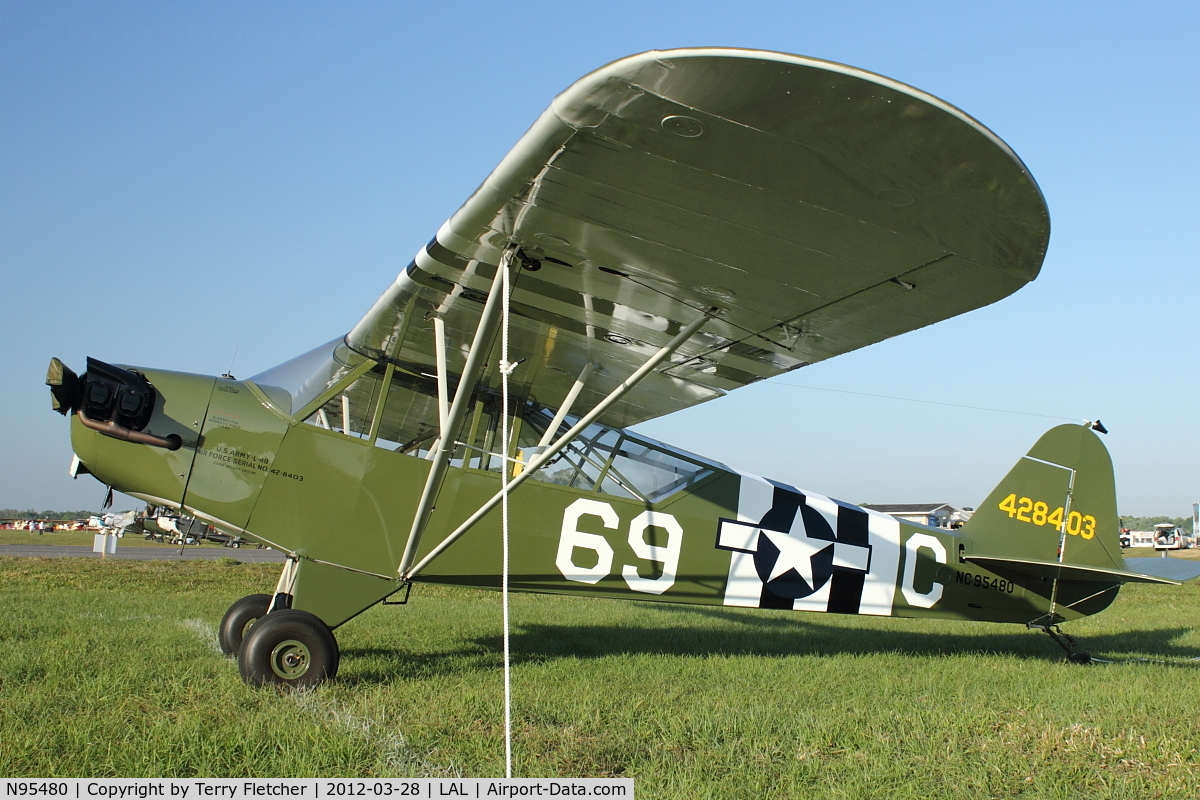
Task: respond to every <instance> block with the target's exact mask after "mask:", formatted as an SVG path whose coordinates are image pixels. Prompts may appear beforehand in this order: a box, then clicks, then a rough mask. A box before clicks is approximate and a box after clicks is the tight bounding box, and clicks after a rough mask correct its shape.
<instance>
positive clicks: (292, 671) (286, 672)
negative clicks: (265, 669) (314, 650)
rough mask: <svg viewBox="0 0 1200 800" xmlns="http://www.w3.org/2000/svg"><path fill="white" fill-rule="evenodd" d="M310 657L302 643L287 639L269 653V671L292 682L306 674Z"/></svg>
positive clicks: (310, 660)
mask: <svg viewBox="0 0 1200 800" xmlns="http://www.w3.org/2000/svg"><path fill="white" fill-rule="evenodd" d="M311 665H312V655H311V654H310V653H309V652H308V647H307V645H305V644H304V643H303V642H299V641H296V640H295V639H288V640H286V641H283V642H280V643H279V644H277V645H275V648H274V649H273V650H272V651H271V670H272V671H273V672H274V673H275V674H276V675H278V676H279V677H281V678H283V679H284V680H287V681H294V680H296V679H297V678H299V677H300V676H302V675H303V674H304V673H306V672H308V668H309V666H311Z"/></svg>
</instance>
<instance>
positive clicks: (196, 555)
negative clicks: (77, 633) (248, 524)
mask: <svg viewBox="0 0 1200 800" xmlns="http://www.w3.org/2000/svg"><path fill="white" fill-rule="evenodd" d="M0 556H10V557H17V558H99V557H100V554H99V553H93V552H92V548H90V547H88V546H87V545H65V544H0ZM108 558H116V559H123V560H126V561H195V560H197V559H200V560H208V561H215V560H216V559H218V558H232V559H236V560H237V561H247V562H251V561H252V562H263V561H268V562H270V561H273V562H279V563H282V562H283V560H284V555H283V553H281V552H279V551H278V550H258V549H255V548H245V547H239V548H237V549H234V548H232V547H221V548H217V547H187V548H184V551H183V553H182V554H180V552H179V548H177V547H120V546H118V547H117V552H116V553H115V554H113V553H110V554H109V555H108Z"/></svg>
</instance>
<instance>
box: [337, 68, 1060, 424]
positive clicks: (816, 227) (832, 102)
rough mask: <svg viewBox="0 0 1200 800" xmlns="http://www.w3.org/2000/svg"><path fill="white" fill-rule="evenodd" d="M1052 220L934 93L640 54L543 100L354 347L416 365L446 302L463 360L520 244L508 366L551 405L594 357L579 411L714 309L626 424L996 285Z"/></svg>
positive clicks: (991, 295) (458, 358) (651, 383)
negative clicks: (522, 259)
mask: <svg viewBox="0 0 1200 800" xmlns="http://www.w3.org/2000/svg"><path fill="white" fill-rule="evenodd" d="M1048 237H1049V218H1048V216H1047V212H1046V207H1045V203H1044V201H1043V199H1042V196H1041V193H1040V191H1039V190H1038V188H1037V185H1036V184H1035V183H1034V181H1033V179H1032V177H1031V176H1030V175H1029V173H1028V171H1027V170H1026V169H1025V167H1024V165H1023V164H1022V163H1021V162H1020V160H1019V159H1018V158H1017V157H1016V156H1015V155H1014V154H1013V153H1012V151H1011V150H1010V149H1009V148H1008V147H1007V146H1006V145H1005V144H1004V143H1003V142H1002V141H1000V140H999V139H998V138H997V137H996V136H995V135H994V134H992V133H991V132H990V131H988V130H987V129H986V128H984V127H983V126H982V125H980V124H979V123H978V122H976V121H974V120H973V119H971V118H970V117H968V116H966V115H965V114H963V113H962V112H961V111H959V110H957V109H955V108H953V107H952V106H949V105H947V104H946V103H943V102H942V101H940V100H937V99H936V98H933V97H931V96H929V95H926V94H924V93H922V92H919V91H917V90H915V89H912V88H911V87H907V86H904V85H903V84H899V83H896V82H894V81H890V80H888V79H886V78H882V77H880V76H877V75H872V74H870V73H867V72H863V71H861V70H856V69H853V68H850V67H845V66H842V65H838V64H831V63H828V62H822V61H818V60H814V59H807V58H801V57H797V56H788V55H782V54H773V53H762V52H754V51H739V50H718V49H695V50H679V51H666V52H656V53H645V54H642V55H638V56H633V57H630V58H627V59H622V60H621V61H617V62H614V63H613V64H610V65H608V66H606V67H604V68H602V69H600V70H598V71H597V72H595V73H592V74H591V75H588V76H586V77H584V78H583V79H581V80H580V81H579V82H577V83H576V84H575V85H573V86H572V87H570V88H569V89H568V90H567V91H565V92H564V93H563V94H562V95H560V96H559V97H558V98H556V99H555V101H554V103H553V104H552V105H551V107H550V108H549V109H548V110H547V111H546V112H545V113H544V114H543V115H542V116H541V117H540V118H539V119H538V121H537V122H536V123H535V124H534V125H533V127H532V128H531V129H530V130H529V132H528V133H526V134H525V136H524V137H522V139H521V140H520V141H519V142H518V143H517V145H516V146H515V147H514V148H513V149H512V151H510V153H509V154H508V155H507V156H506V157H505V159H504V161H503V162H501V164H500V166H498V167H497V168H496V170H495V171H494V172H493V173H492V175H491V176H489V177H488V179H487V180H486V181H485V182H484V183H483V185H482V186H481V187H480V188H479V189H478V190H477V191H476V192H475V194H474V195H473V196H472V197H471V198H470V199H469V200H468V201H467V202H466V203H465V204H464V205H463V207H462V208H461V209H460V210H459V211H458V212H457V213H456V214H455V215H454V216H453V217H451V219H450V220H449V221H448V222H447V223H446V224H445V225H444V226H443V227H442V229H441V230H440V231H439V232H438V234H437V237H436V238H435V239H434V241H432V242H431V243H430V244H429V246H427V247H426V248H425V249H423V250H422V251H421V252H420V253H419V254H418V255H417V258H416V259H415V261H414V263H413V264H412V265H411V266H410V267H409V268H408V269H407V270H406V271H405V273H403V274H402V275H401V276H400V278H399V279H398V280H397V282H396V284H395V285H393V286H392V287H391V288H390V290H389V291H388V293H386V294H385V295H384V297H382V298H381V299H380V301H379V302H377V303H376V305H375V307H374V308H372V310H371V311H370V312H369V313H368V315H367V316H366V317H364V319H363V320H362V321H361V322H360V323H359V324H358V326H356V327H355V329H354V330H353V331H352V332H351V334H350V336H349V337H348V343H349V344H350V345H351V346H352V347H354V348H355V349H358V350H360V351H361V352H364V353H370V354H376V355H377V354H383V355H387V356H389V357H391V358H393V359H396V360H398V361H400V362H402V363H406V364H413V365H426V366H427V365H429V364H431V363H432V354H433V345H432V339H431V331H430V330H428V329H427V328H428V327H429V326H428V325H427V324H424V325H422V324H415V325H405V324H404V321H405V319H406V317H414V318H416V317H419V318H420V319H422V320H423V319H425V318H427V317H428V316H429V315H430V314H431V313H438V314H441V315H442V316H443V318H445V319H446V320H447V329H448V335H449V336H450V338H451V343H450V344H451V346H450V352H451V354H452V355H451V361H450V369H451V370H452V371H454V370H456V369H458V368H461V365H462V363H463V359H464V358H465V352H466V348H467V347H469V345H470V338H471V335H472V333H473V331H474V324H475V320H477V319H478V315H479V310H480V308H481V305H480V303H481V300H482V299H483V293H485V292H486V291H487V289H488V286H489V283H490V279H491V277H492V276H493V275H494V274H495V269H496V267H495V265H496V264H497V263H499V260H500V256H501V252H502V250H503V248H504V247H505V246H506V245H507V244H509V243H510V242H513V243H517V244H519V245H520V246H521V247H522V249H523V251H524V253H525V255H526V256H527V258H528V262H527V263H528V264H529V265H530V266H534V267H535V268H536V271H522V272H521V273H520V275H519V276H517V279H516V285H515V290H514V295H513V314H514V318H513V326H512V341H513V343H514V344H513V352H515V353H517V354H519V356H521V357H525V358H526V359H527V361H526V362H525V363H524V364H523V365H522V367H521V368H520V369H518V370H517V372H516V373H514V375H513V379H514V380H516V381H517V382H518V383H519V384H520V385H521V386H522V387H523V389H524V391H525V393H526V394H528V395H533V396H535V397H536V399H537V400H538V401H539V402H541V403H543V404H545V405H548V406H552V407H553V406H556V405H557V404H558V402H559V401H560V400H561V398H562V397H563V396H564V395H565V394H566V392H567V390H568V388H569V387H570V385H571V383H572V380H573V378H574V376H575V375H577V374H578V373H579V371H580V370H581V369H582V367H583V365H584V364H586V363H588V362H594V363H597V364H599V365H600V367H601V368H600V369H599V370H598V371H597V372H596V377H595V378H594V379H593V380H592V381H591V382H589V385H588V387H587V389H585V391H584V393H583V395H581V397H580V401H579V404H578V405H577V406H576V411H577V412H579V413H582V411H584V410H586V409H587V408H589V407H590V406H591V405H593V404H595V403H596V402H597V401H598V400H599V399H600V398H601V397H602V396H603V395H604V394H605V393H606V392H607V391H608V390H609V389H611V388H612V387H613V386H615V385H616V384H617V383H618V382H619V381H621V380H623V379H624V378H625V377H626V376H627V375H628V374H629V373H630V372H632V371H633V370H634V369H636V367H637V366H638V364H639V363H640V362H641V361H642V360H643V359H644V358H645V357H646V356H647V355H648V354H649V353H651V352H653V350H655V349H656V348H657V347H659V346H661V345H662V344H664V343H665V342H666V341H668V340H669V339H670V338H671V337H672V336H673V335H674V334H675V333H677V332H678V331H679V329H680V328H681V326H682V325H686V324H687V323H688V322H689V321H691V320H692V319H694V318H695V317H696V316H697V315H699V314H700V313H702V310H703V309H705V308H709V307H713V306H716V307H718V308H719V309H720V310H719V312H718V315H717V317H716V318H715V319H713V320H712V321H710V322H709V323H708V324H707V325H706V326H705V328H704V330H703V331H702V332H701V333H700V334H698V335H696V336H695V337H693V338H692V339H691V340H690V341H689V342H688V343H687V344H686V345H684V347H683V348H681V349H680V351H679V352H677V353H676V354H675V356H674V357H673V360H672V363H670V364H668V365H664V366H663V367H662V368H661V369H660V370H659V371H658V372H657V373H656V374H655V375H654V376H653V377H652V379H650V380H648V381H647V382H646V383H644V384H642V385H641V386H639V387H638V388H637V389H636V390H635V391H633V392H631V393H630V394H629V395H627V396H626V398H625V399H624V401H622V402H621V403H619V404H617V405H616V406H614V407H613V409H611V410H610V411H609V413H608V414H607V416H606V417H605V419H604V420H603V422H605V423H607V424H611V425H619V426H628V425H631V424H634V423H636V422H640V421H643V420H646V419H650V418H653V417H656V416H660V415H662V414H666V413H670V412H671V411H674V410H677V409H679V408H683V407H686V406H689V405H693V404H695V403H698V402H702V401H704V400H707V399H711V398H712V397H716V396H719V395H720V394H722V393H723V392H725V391H728V390H730V389H734V388H737V387H739V386H743V385H746V384H747V383H751V382H754V381H756V380H760V379H762V378H765V377H770V376H772V375H777V374H779V373H781V372H786V371H788V370H791V369H795V368H797V367H800V366H803V365H805V364H808V363H812V362H814V361H819V360H822V359H825V358H829V357H831V356H835V355H838V354H840V353H845V352H848V351H850V350H854V349H856V348H859V347H863V346H866V345H868V344H872V343H874V342H877V341H880V340H882V339H885V338H888V337H891V336H895V335H897V334H899V333H904V332H906V331H909V330H914V329H916V328H920V327H923V326H925V325H928V324H931V323H933V322H937V321H939V320H942V319H946V318H948V317H951V316H954V315H956V314H960V313H963V312H965V311H969V310H971V309H974V308H978V307H980V306H983V305H987V304H989V303H992V302H995V301H996V300H999V299H1000V298H1002V297H1005V296H1007V295H1008V294H1011V293H1012V292H1014V291H1016V290H1017V289H1018V288H1020V287H1021V286H1022V285H1024V284H1025V283H1026V282H1028V281H1030V280H1033V279H1034V278H1035V277H1036V276H1037V273H1038V270H1039V269H1040V267H1041V263H1042V259H1043V258H1044V255H1045V249H1046V244H1047V240H1048ZM414 315H415V316H414ZM410 321H411V320H410ZM493 363H494V361H493ZM485 380H486V381H487V382H489V383H495V380H496V376H495V373H494V367H493V368H492V369H491V371H489V373H488V374H487V376H486V378H485Z"/></svg>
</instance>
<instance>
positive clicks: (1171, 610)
mask: <svg viewBox="0 0 1200 800" xmlns="http://www.w3.org/2000/svg"><path fill="white" fill-rule="evenodd" d="M234 557H236V555H235V556H234ZM277 571H278V567H277V566H272V565H249V564H241V563H238V562H236V561H234V560H232V559H225V560H221V561H217V562H157V563H156V562H129V561H107V562H105V561H99V560H85V559H54V560H41V559H10V558H3V559H0V599H2V602H3V609H4V614H3V618H2V619H0V777H27V776H37V777H51V776H73V777H93V776H95V777H101V776H118V777H133V776H179V777H188V776H228V777H242V776H261V777H279V776H294V777H301V776H346V777H350V776H365V777H371V776H447V775H462V776H467V777H490V776H499V775H502V774H503V769H504V767H503V758H504V746H503V740H502V736H503V719H502V693H501V691H502V686H501V666H500V665H501V661H500V634H501V627H500V597H499V595H498V594H495V593H488V592H477V591H469V590H459V589H446V588H439V587H431V586H418V587H416V588H415V589H414V591H413V593H412V601H411V603H410V604H409V605H407V606H396V607H378V608H375V609H372V610H370V611H368V612H367V613H365V614H364V615H362V616H361V617H359V618H357V619H355V620H352V621H351V622H349V623H347V624H346V625H345V626H343V627H342V628H340V629H339V630H338V631H337V637H338V641H339V643H340V644H341V647H342V667H341V674H340V676H339V678H338V679H337V680H336V681H335V682H333V683H331V684H327V685H325V686H322V687H320V688H318V689H316V690H312V691H307V692H294V693H286V692H277V691H274V690H255V689H250V688H248V687H246V686H244V685H243V684H242V683H241V681H240V680H239V679H238V675H237V666H236V664H235V662H234V661H232V660H230V659H227V658H225V657H224V656H222V655H221V654H220V652H219V651H218V649H217V643H216V626H217V623H218V622H219V621H220V618H221V615H222V614H223V613H224V611H225V608H226V607H227V606H228V605H229V604H230V603H231V602H232V601H234V600H236V599H237V598H238V597H241V596H242V595H245V594H249V593H252V592H262V591H269V590H270V588H271V587H272V586H273V584H274V581H275V577H276V573H277ZM512 607H513V652H514V659H515V663H514V668H513V694H514V728H515V742H514V749H515V755H514V759H515V768H514V772H515V774H516V775H518V776H530V777H553V776H566V777H578V776H600V777H603V776H626V777H633V778H635V779H636V781H637V782H636V791H637V796H638V797H639V798H709V797H712V798H726V797H730V798H734V797H746V798H751V797H754V798H757V797H773V798H792V797H796V798H800V797H813V798H922V800H924V799H925V798H960V797H961V798H972V800H978V799H979V798H1000V797H1023V798H1042V797H1055V798H1058V797H1061V798H1078V797H1088V798H1107V797H1119V798H1149V797H1188V798H1191V797H1198V796H1200V752H1198V751H1197V748H1198V747H1200V662H1191V661H1189V660H1190V659H1195V658H1197V657H1200V635H1198V634H1197V633H1196V631H1195V630H1194V626H1195V623H1196V620H1197V615H1198V613H1200V586H1196V585H1185V586H1182V587H1146V586H1127V587H1125V589H1123V590H1122V592H1121V595H1120V597H1119V599H1118V600H1117V602H1116V603H1115V604H1114V606H1113V607H1112V608H1110V609H1109V610H1108V611H1106V612H1104V613H1103V614H1101V615H1099V616H1097V617H1095V618H1092V619H1088V620H1083V621H1081V622H1078V623H1074V624H1072V625H1070V626H1068V630H1069V631H1070V632H1071V633H1073V634H1074V635H1075V636H1077V637H1078V638H1079V639H1080V640H1081V642H1082V644H1083V647H1084V649H1087V650H1088V651H1090V652H1092V653H1093V654H1095V655H1097V656H1101V657H1104V658H1107V659H1111V660H1113V661H1116V662H1118V663H1110V664H1096V665H1092V666H1087V667H1080V666H1076V665H1073V664H1070V663H1067V662H1066V661H1065V660H1064V659H1063V657H1062V653H1061V651H1059V650H1058V648H1057V647H1056V646H1055V645H1054V644H1053V643H1052V642H1051V641H1050V640H1049V639H1048V638H1047V637H1045V636H1044V635H1041V634H1037V633H1034V632H1030V631H1026V630H1024V629H1023V628H1020V627H1018V626H1011V625H1009V626H1001V625H987V624H977V623H962V622H919V621H911V620H889V619H872V618H864V617H840V616H834V615H816V614H799V613H787V612H773V611H769V612H751V611H743V610H727V609H711V608H699V607H686V606H667V605H660V604H654V603H635V602H617V601H605V600H582V599H574V598H566V597H556V596H546V595H540V596H539V595H514V597H513V606H512ZM1138 659H1157V660H1138Z"/></svg>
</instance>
